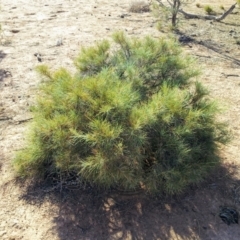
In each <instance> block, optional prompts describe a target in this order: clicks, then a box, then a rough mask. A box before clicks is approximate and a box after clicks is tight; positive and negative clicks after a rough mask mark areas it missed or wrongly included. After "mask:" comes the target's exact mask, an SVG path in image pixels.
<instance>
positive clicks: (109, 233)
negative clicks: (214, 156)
mask: <svg viewBox="0 0 240 240" xmlns="http://www.w3.org/2000/svg"><path fill="white" fill-rule="evenodd" d="M238 171H239V169H238V168H236V167H235V166H234V165H228V166H225V167H223V166H222V167H219V168H217V169H216V170H215V171H214V172H213V174H212V176H213V177H211V178H208V179H206V180H205V182H203V183H202V184H200V185H198V186H195V187H192V188H189V189H188V190H187V191H186V193H185V194H182V195H180V196H175V197H167V196H162V197H149V196H147V195H144V194H141V195H140V194H132V195H127V194H120V193H118V192H116V191H113V190H112V191H104V190H101V189H96V188H93V187H91V186H87V185H86V186H82V187H79V188H78V189H75V190H73V189H67V188H63V189H62V190H61V191H60V190H59V189H58V190H53V191H49V190H46V189H51V186H50V185H49V183H47V182H44V183H41V182H35V184H29V185H28V187H27V189H26V191H25V192H24V193H23V195H22V196H21V199H24V200H25V201H27V202H28V203H29V204H35V205H41V204H42V203H43V202H44V201H45V200H46V198H47V199H48V200H49V199H50V200H51V202H52V204H54V205H55V206H57V207H58V208H59V214H58V216H56V217H54V219H53V223H54V226H55V230H56V231H57V234H58V237H59V239H61V240H74V239H83V240H87V239H88V240H89V239H90V240H91V239H97V240H106V239H109V240H114V239H122V240H125V239H132V240H139V239H143V240H145V239H152V240H155V239H201V240H208V239H220V240H221V239H238V236H239V235H238V234H239V230H238V228H239V227H238V225H236V224H234V225H231V226H227V225H226V224H224V223H223V222H222V220H221V219H220V218H219V216H218V214H219V211H220V209H219V208H220V207H221V206H231V207H234V208H235V209H236V210H238V211H239V210H240V206H239V203H240V190H239V192H238V188H240V180H239V179H237V178H235V177H234V176H236V175H237V174H239V173H238ZM20 184H22V183H20ZM228 234H230V235H228Z"/></svg>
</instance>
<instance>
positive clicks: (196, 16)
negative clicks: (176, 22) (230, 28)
mask: <svg viewBox="0 0 240 240" xmlns="http://www.w3.org/2000/svg"><path fill="white" fill-rule="evenodd" d="M236 5H237V3H235V4H233V5H232V6H231V7H230V8H229V9H228V10H227V11H226V12H224V13H223V14H222V15H221V16H219V17H216V16H202V15H196V14H191V13H187V12H185V11H183V10H182V9H179V12H180V13H182V14H183V15H184V17H185V18H198V19H205V20H214V21H221V20H223V19H224V18H226V17H227V15H229V14H230V13H231V12H232V11H233V10H234V8H235V7H236Z"/></svg>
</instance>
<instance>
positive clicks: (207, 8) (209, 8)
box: [204, 5, 214, 15]
mask: <svg viewBox="0 0 240 240" xmlns="http://www.w3.org/2000/svg"><path fill="white" fill-rule="evenodd" d="M204 11H205V12H206V13H207V14H208V15H211V14H214V11H213V8H212V7H211V6H210V5H206V6H204Z"/></svg>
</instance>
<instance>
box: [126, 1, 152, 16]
mask: <svg viewBox="0 0 240 240" xmlns="http://www.w3.org/2000/svg"><path fill="white" fill-rule="evenodd" d="M149 11H150V4H148V3H146V2H144V1H134V2H132V3H131V5H130V8H129V12H133V13H143V12H149Z"/></svg>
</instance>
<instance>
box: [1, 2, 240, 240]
mask: <svg viewBox="0 0 240 240" xmlns="http://www.w3.org/2000/svg"><path fill="white" fill-rule="evenodd" d="M130 3H131V1H127V0H122V1H117V0H111V1H107V0H98V1H97V0H88V1H74V0H49V1H43V0H32V1H29V0H18V1H13V0H3V1H1V3H0V5H1V12H0V23H1V25H2V28H3V31H2V33H1V37H0V41H1V43H0V239H8V240H19V239H23V240H33V239H34V240H40V239H41V240H46V239H51V240H55V239H56V240H74V239H76V240H82V239H83V240H87V239H88V240H95V239H96V240H102V239H103V240H105V239H109V240H112V239H124V240H125V239H128V240H130V239H139V240H140V239H142V240H145V239H150V240H151V239H163V240H165V239H191V240H193V239H195V240H198V239H200V240H210V239H211V240H227V239H233V240H235V239H240V228H239V225H238V224H232V225H230V226H228V225H226V224H225V223H223V222H222V220H221V219H220V218H219V216H218V214H219V211H220V207H221V206H231V207H234V208H235V209H236V210H237V211H239V212H240V159H239V153H240V69H239V67H240V45H239V44H237V41H238V40H239V41H240V23H239V15H240V10H239V8H238V7H237V8H236V9H235V10H234V12H233V14H231V15H229V16H228V17H227V18H226V19H225V20H224V21H222V22H213V21H203V20H197V19H195V20H186V19H182V18H181V19H180V22H179V30H180V33H179V35H177V36H176V37H177V38H178V37H180V36H185V37H190V40H189V41H184V42H183V43H182V44H183V48H184V49H185V50H186V51H187V52H188V53H189V54H191V55H193V56H194V57H195V58H196V60H197V62H198V65H199V67H200V68H201V70H202V76H201V77H200V78H199V80H200V81H202V82H203V83H204V84H205V85H206V86H207V87H208V88H209V90H210V92H211V96H212V97H213V98H214V99H217V100H218V101H220V102H221V104H222V106H223V107H224V108H225V113H224V114H222V115H220V116H219V118H221V119H222V120H225V121H227V122H228V123H229V129H230V130H231V131H232V136H233V138H232V141H231V143H230V144H229V145H228V146H226V147H222V149H221V156H222V159H223V164H222V166H221V167H220V168H218V169H216V170H214V171H213V174H212V175H211V177H210V178H208V179H206V180H205V181H204V182H203V183H202V184H199V185H198V186H195V187H192V188H189V189H188V191H186V193H185V194H183V195H181V196H176V197H166V196H161V197H151V198H150V197H147V196H145V195H142V194H135V195H124V194H120V193H117V192H113V191H112V192H106V191H101V190H96V189H93V188H91V187H88V186H86V187H82V188H78V189H76V190H71V189H67V188H66V189H63V190H62V191H61V192H60V191H59V190H56V191H54V190H51V189H50V190H49V188H48V187H49V186H48V185H47V183H34V184H33V183H26V182H25V183H24V182H21V181H20V180H17V179H16V178H15V173H14V170H13V168H12V165H11V161H12V158H13V156H14V154H15V153H16V151H18V150H19V149H21V148H22V147H24V133H25V132H26V130H27V128H28V124H29V121H30V120H31V113H30V111H29V106H31V105H32V104H33V102H34V97H35V96H36V94H37V86H38V83H39V82H40V78H39V77H38V76H37V74H36V72H35V71H34V68H35V67H36V66H37V65H39V64H40V63H44V64H47V65H49V66H50V67H51V68H52V69H56V68H58V67H60V66H64V67H67V68H68V69H72V70H74V68H73V63H72V61H73V59H74V58H75V57H76V55H77V54H78V52H79V49H80V47H81V46H86V45H91V44H93V43H94V42H95V41H98V40H100V39H103V38H105V37H110V36H111V34H112V33H113V32H115V31H116V30H123V31H125V32H126V33H127V34H128V35H129V36H137V37H142V36H143V35H147V34H150V35H151V36H153V37H156V38H157V37H160V36H162V35H167V34H168V32H169V31H168V30H167V29H166V28H163V29H162V31H160V32H159V31H157V29H156V28H155V22H156V18H154V17H153V16H152V14H151V13H149V12H145V11H143V12H141V13H132V12H129V7H130ZM233 3H234V1H233V0H224V1H223V0H222V1H217V0H213V1H201V2H200V4H201V5H204V4H210V5H211V6H212V7H213V8H214V10H216V12H218V13H220V12H221V10H220V8H219V7H220V5H223V6H224V7H225V8H226V9H227V8H228V7H229V6H231V4H233ZM186 9H187V10H189V11H192V12H194V13H197V12H198V13H204V11H203V9H202V8H197V7H196V2H194V3H192V4H190V5H189V6H187V8H186ZM181 34H182V35H181ZM182 39H187V38H182ZM238 43H239V42H238ZM40 61H41V62H40Z"/></svg>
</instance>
